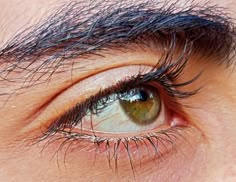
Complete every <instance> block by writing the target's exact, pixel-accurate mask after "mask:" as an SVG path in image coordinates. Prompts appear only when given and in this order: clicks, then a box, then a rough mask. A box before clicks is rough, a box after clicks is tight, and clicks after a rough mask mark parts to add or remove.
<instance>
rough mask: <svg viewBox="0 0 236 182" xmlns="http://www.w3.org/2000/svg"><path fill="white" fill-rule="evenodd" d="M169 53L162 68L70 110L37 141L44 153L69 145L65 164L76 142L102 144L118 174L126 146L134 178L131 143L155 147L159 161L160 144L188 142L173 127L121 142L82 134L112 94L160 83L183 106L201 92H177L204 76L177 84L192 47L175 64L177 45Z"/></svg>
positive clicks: (102, 93) (179, 128) (138, 75)
mask: <svg viewBox="0 0 236 182" xmlns="http://www.w3.org/2000/svg"><path fill="white" fill-rule="evenodd" d="M173 42H174V41H173ZM169 50H171V51H168V52H167V53H166V55H165V56H163V57H162V58H161V59H160V60H159V61H158V63H159V65H156V66H155V67H154V68H153V69H152V70H150V71H149V72H148V73H145V74H142V71H140V72H139V74H137V75H135V76H132V77H130V78H126V79H125V80H124V81H121V82H118V83H117V84H116V85H114V86H112V87H110V88H107V89H104V90H100V91H99V92H98V93H97V94H95V95H93V96H91V97H90V98H88V99H86V100H85V101H84V102H82V103H79V104H77V105H75V106H74V107H73V108H72V109H70V110H68V111H67V112H66V113H65V114H63V115H62V116H61V117H59V118H58V119H57V120H56V121H54V122H53V123H52V124H51V125H50V126H49V127H48V129H47V131H46V132H44V133H43V135H42V136H40V137H39V138H38V139H37V141H38V142H41V141H44V140H46V141H47V142H46V144H45V146H44V147H43V150H44V149H45V148H46V147H47V146H48V145H50V144H51V143H52V142H54V141H59V140H63V142H62V143H61V144H60V147H59V148H58V151H56V153H57V152H59V151H60V150H61V149H62V147H64V146H65V145H66V144H67V143H69V144H68V145H69V146H68V147H67V148H66V151H65V155H64V163H65V158H66V153H67V151H68V148H69V147H70V145H71V144H72V143H73V142H75V141H77V142H78V143H80V142H81V141H83V140H86V141H88V142H92V143H94V145H95V146H97V147H95V148H96V149H97V148H98V147H99V146H100V145H101V144H102V143H103V144H104V145H105V146H106V147H105V148H106V150H107V151H108V153H109V155H108V156H107V159H108V162H109V166H110V165H111V160H112V158H110V156H111V154H110V152H112V150H114V151H113V154H112V156H113V157H114V162H115V170H116V171H117V170H118V169H117V165H118V164H117V161H118V152H119V147H120V146H121V145H123V147H124V148H125V151H126V152H127V155H128V157H129V160H130V165H131V168H132V172H133V175H134V176H135V170H134V166H133V164H132V156H130V153H131V152H132V150H130V149H129V140H132V141H133V142H134V143H135V145H136V147H137V149H136V150H139V149H138V145H139V143H144V144H145V146H146V147H147V150H148V148H149V147H148V146H147V145H148V144H150V147H153V149H154V150H155V156H154V157H155V160H156V158H157V159H158V158H159V156H160V157H161V158H162V157H163V156H162V155H163V154H162V153H161V152H162V151H160V150H159V145H160V144H161V145H163V148H164V150H165V151H166V150H167V146H166V145H168V144H170V145H171V146H172V149H173V148H175V147H176V146H175V143H174V141H173V139H177V140H179V139H181V138H182V139H183V141H185V142H186V140H187V138H186V137H185V136H183V135H182V134H181V132H180V131H183V132H184V134H185V131H184V130H185V129H183V128H181V127H170V128H168V129H166V130H160V131H157V132H155V133H146V134H145V135H142V136H139V137H137V136H133V137H131V138H130V137H123V140H124V142H121V141H122V138H119V137H118V138H109V137H104V138H101V137H98V136H96V133H94V132H93V134H86V133H83V132H82V122H81V120H82V118H83V117H84V116H85V115H86V114H87V113H88V112H91V111H93V112H94V114H96V112H99V110H97V108H98V107H97V106H98V104H101V103H99V101H100V102H101V99H102V98H103V99H105V100H106V99H108V98H109V95H111V94H119V93H122V92H123V93H124V92H126V91H128V90H130V89H133V88H135V87H139V86H144V85H145V84H149V83H150V82H155V83H158V84H159V85H160V86H161V87H162V88H163V90H165V91H166V93H167V95H168V96H169V97H170V98H171V99H170V100H171V101H172V102H174V103H175V104H177V105H180V106H182V105H181V104H179V102H178V101H177V98H188V97H190V96H192V95H194V94H196V93H198V91H199V90H200V88H199V89H196V90H192V91H180V90H178V88H179V87H182V86H186V85H189V84H191V83H193V82H194V81H195V80H197V79H198V78H199V76H200V75H201V73H199V74H198V75H196V76H195V77H193V78H192V79H190V80H188V81H186V82H182V83H177V79H178V77H179V76H180V75H181V74H182V72H183V70H184V68H185V66H186V64H187V62H188V61H189V57H190V55H191V50H192V47H191V45H190V44H187V43H186V44H185V46H184V48H183V51H182V53H181V54H180V55H179V56H178V57H177V58H176V59H175V61H173V57H174V56H173V54H174V50H175V44H172V45H170V49H169ZM103 101H104V100H103ZM104 103H106V102H104ZM78 123H81V132H73V130H72V129H73V127H74V126H76V125H78ZM187 128H188V127H187ZM54 136H55V137H54ZM154 140H156V141H154ZM111 142H113V145H114V148H111ZM154 142H156V143H154ZM158 143H159V144H158ZM187 143H188V142H187ZM175 149H176V148H175ZM110 150H111V151H110ZM165 151H164V152H165ZM56 153H55V154H56ZM55 154H54V155H55ZM57 155H58V154H57ZM57 160H58V157H57ZM158 160H159V159H158ZM158 162H159V161H158Z"/></svg>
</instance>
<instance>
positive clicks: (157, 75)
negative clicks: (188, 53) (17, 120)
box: [39, 59, 199, 170]
mask: <svg viewBox="0 0 236 182" xmlns="http://www.w3.org/2000/svg"><path fill="white" fill-rule="evenodd" d="M177 60H178V61H176V62H172V63H171V62H168V61H166V60H163V61H160V63H159V64H158V65H157V66H156V67H150V66H145V65H139V66H137V65H136V66H135V65H134V66H124V67H120V68H119V67H118V68H114V69H110V70H105V71H103V72H101V73H98V74H96V75H93V76H91V77H88V78H86V79H85V80H82V81H80V82H78V83H77V84H75V85H74V86H72V87H71V88H70V89H68V90H65V91H64V92H63V93H62V94H60V95H58V96H57V98H56V99H54V101H53V103H56V104H51V105H53V109H54V110H55V108H56V110H57V112H56V117H54V118H53V119H51V120H50V123H49V124H47V125H46V126H47V127H46V129H45V130H46V131H45V132H43V134H42V136H40V137H39V141H40V142H42V141H45V140H46V141H47V142H46V146H47V145H50V144H52V143H53V141H56V143H57V144H58V142H60V141H61V142H60V143H61V144H58V145H59V150H61V148H63V147H64V146H65V144H67V143H69V144H68V147H66V149H65V150H66V153H69V152H68V151H69V150H70V148H71V152H76V151H77V150H78V151H80V150H84V151H87V152H89V153H94V155H97V151H101V154H100V155H101V156H103V155H107V159H108V162H109V165H111V161H112V160H113V161H114V165H115V168H117V163H118V160H123V159H124V158H125V157H126V158H127V157H128V158H129V161H133V160H134V159H135V160H137V161H139V160H141V159H142V158H145V160H147V158H149V160H151V161H153V159H154V161H156V158H158V160H159V158H160V156H161V157H162V156H163V155H164V156H165V155H167V154H168V153H169V152H170V151H172V150H173V148H175V146H176V145H178V146H179V145H181V143H184V142H185V137H184V136H185V133H186V130H187V129H188V128H189V127H188V125H189V122H188V120H187V119H186V115H185V112H184V111H183V109H182V107H183V106H182V105H181V101H180V100H183V99H187V98H189V97H191V96H193V95H194V94H196V93H197V92H198V89H197V90H185V89H181V88H182V87H183V88H184V87H185V86H190V85H191V84H192V83H193V82H194V81H195V80H197V78H198V76H199V75H197V76H195V77H193V78H191V79H188V80H186V81H183V82H178V80H177V79H178V77H179V75H180V74H181V73H182V72H183V68H184V67H185V65H186V60H185V59H177ZM76 91H77V92H76ZM76 93H78V94H76ZM65 98H69V99H65ZM58 103H59V104H60V103H64V104H61V105H59V104H58ZM68 105H69V107H65V106H68ZM60 109H61V110H60ZM45 111H47V112H48V114H49V115H52V114H51V111H52V110H51V109H50V108H48V109H46V110H45ZM72 146H73V147H72ZM44 148H45V147H44ZM150 151H154V153H150ZM140 153H141V154H140ZM144 163H145V162H144ZM133 165H134V164H133V162H130V166H131V169H132V170H133V169H134V166H133Z"/></svg>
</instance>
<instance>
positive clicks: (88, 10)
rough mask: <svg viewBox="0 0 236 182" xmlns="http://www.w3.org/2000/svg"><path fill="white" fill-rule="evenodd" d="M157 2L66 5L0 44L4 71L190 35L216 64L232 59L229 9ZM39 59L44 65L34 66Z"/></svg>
mask: <svg viewBox="0 0 236 182" xmlns="http://www.w3.org/2000/svg"><path fill="white" fill-rule="evenodd" d="M154 7H157V4H155V3H151V2H144V3H139V4H131V5H127V3H124V1H122V3H120V4H115V3H111V4H110V5H106V4H104V3H103V4H99V3H98V2H97V3H91V4H86V5H84V6H83V5H82V6H81V4H79V3H75V2H74V3H69V4H65V5H63V6H62V8H59V10H57V11H55V12H54V13H53V14H52V15H51V16H49V17H48V18H46V19H45V20H43V21H42V22H41V23H39V24H37V25H34V26H32V27H30V28H28V29H26V30H23V31H22V32H20V33H19V34H17V35H15V36H14V37H13V38H12V39H11V40H9V41H8V42H7V44H6V45H5V46H3V48H1V49H0V76H1V77H2V78H3V76H2V75H4V74H5V75H8V73H10V72H13V71H14V70H16V69H18V70H22V71H28V72H32V73H36V72H39V71H43V72H45V73H47V72H48V69H46V68H50V69H52V67H51V65H52V64H53V65H54V66H55V65H56V66H55V70H56V67H60V66H61V65H63V64H65V63H66V61H67V62H69V61H70V60H71V59H73V58H78V57H83V56H85V57H86V56H89V55H94V54H95V55H99V52H101V51H104V50H110V49H119V48H125V47H126V46H127V45H130V44H131V43H137V44H143V45H146V44H147V43H148V42H155V44H162V45H164V44H167V45H168V44H170V43H171V41H172V40H173V37H175V39H177V40H179V41H180V42H181V41H182V42H186V40H188V41H189V42H191V43H192V45H193V52H195V53H199V54H201V55H203V56H205V57H210V56H212V57H215V58H217V64H226V65H230V64H231V63H232V60H233V59H232V57H233V56H234V54H235V37H236V33H235V27H234V24H233V20H232V19H231V18H230V17H229V16H227V14H226V13H225V11H226V10H225V9H223V8H220V7H217V6H208V5H204V6H200V5H197V4H195V5H190V6H188V7H178V6H177V4H176V3H172V4H171V3H164V4H163V5H161V6H159V8H154ZM232 55H233V56H232ZM39 60H41V61H42V60H43V61H42V64H40V65H39V66H37V67H36V68H32V69H31V66H32V65H34V64H35V63H37V62H38V61H39ZM55 62H57V64H55ZM5 63H7V64H5ZM2 65H7V66H5V67H3V66H2ZM23 65H24V66H23ZM55 72H56V71H55ZM4 79H6V77H4Z"/></svg>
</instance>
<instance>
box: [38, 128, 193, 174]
mask: <svg viewBox="0 0 236 182" xmlns="http://www.w3.org/2000/svg"><path fill="white" fill-rule="evenodd" d="M188 128H189V127H187V126H185V127H170V128H169V129H166V130H160V131H158V132H153V133H147V134H144V135H141V136H133V137H124V138H119V137H116V138H106V137H98V136H96V135H90V134H83V133H74V132H70V131H69V132H67V131H64V130H59V131H55V134H54V135H52V134H51V133H50V134H45V135H44V137H43V138H40V139H39V140H38V142H41V141H44V140H45V139H46V143H45V144H44V146H43V149H42V152H43V150H44V149H45V148H47V147H48V146H49V145H52V144H53V143H54V142H60V146H59V148H58V149H57V150H56V152H55V153H54V155H53V157H54V156H57V163H58V166H59V152H61V151H62V150H63V148H64V147H65V150H64V157H63V158H64V159H63V161H64V164H65V163H66V155H67V153H68V152H72V151H73V150H76V151H80V150H87V151H88V152H91V151H95V152H94V153H95V155H98V154H100V155H102V154H104V153H105V155H106V158H107V161H108V164H109V167H110V168H111V169H113V168H114V169H115V170H114V171H115V172H116V173H118V161H119V159H120V158H121V157H124V154H125V155H126V156H128V159H129V163H130V167H131V170H132V172H133V175H134V176H135V175H136V163H137V161H138V163H139V166H140V167H141V164H142V159H143V157H144V156H145V154H148V160H150V159H153V160H152V161H153V162H154V163H155V164H157V166H158V165H159V163H160V162H161V161H163V160H164V159H165V158H166V156H167V155H168V154H169V153H172V152H177V151H178V150H179V148H178V147H177V146H178V145H177V142H178V141H179V140H181V142H182V141H184V142H186V143H187V144H190V143H189V142H188V140H187V134H188V132H187V131H188V130H187V129H188ZM81 143H83V144H81ZM91 144H92V145H91ZM72 146H74V147H72ZM70 148H71V149H70ZM122 155H123V156H122ZM95 158H96V156H95ZM112 162H113V163H112ZM59 168H60V167H59Z"/></svg>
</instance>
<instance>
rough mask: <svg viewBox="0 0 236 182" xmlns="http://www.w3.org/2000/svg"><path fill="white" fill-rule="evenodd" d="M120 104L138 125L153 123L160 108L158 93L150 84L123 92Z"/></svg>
mask: <svg viewBox="0 0 236 182" xmlns="http://www.w3.org/2000/svg"><path fill="white" fill-rule="evenodd" d="M120 104H121V107H122V108H123V110H124V112H125V113H126V114H127V115H128V116H129V117H130V118H131V120H132V121H133V122H134V123H136V124H138V125H147V124H151V123H153V122H154V121H155V119H156V118H157V117H158V115H159V114H160V110H161V99H160V95H159V93H158V91H157V90H156V89H155V88H153V87H150V86H146V87H140V88H134V89H132V90H130V91H128V92H125V93H123V94H122V96H121V98H120Z"/></svg>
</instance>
